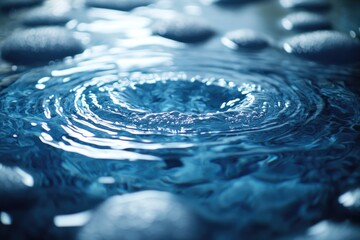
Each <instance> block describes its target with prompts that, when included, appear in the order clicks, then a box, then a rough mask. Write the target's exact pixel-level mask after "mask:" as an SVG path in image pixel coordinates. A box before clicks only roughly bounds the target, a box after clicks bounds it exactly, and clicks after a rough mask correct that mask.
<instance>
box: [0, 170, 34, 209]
mask: <svg viewBox="0 0 360 240" xmlns="http://www.w3.org/2000/svg"><path fill="white" fill-rule="evenodd" d="M33 184H34V180H33V178H32V177H31V176H30V175H29V174H28V173H26V172H24V171H23V170H21V169H20V168H17V167H15V168H10V167H6V166H4V165H1V164H0V196H1V197H0V209H3V208H16V207H19V206H21V205H24V204H25V203H29V202H31V201H32V200H33V197H34V195H33V194H32V191H31V190H32V186H33Z"/></svg>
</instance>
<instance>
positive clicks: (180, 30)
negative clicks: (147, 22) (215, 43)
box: [153, 17, 214, 43]
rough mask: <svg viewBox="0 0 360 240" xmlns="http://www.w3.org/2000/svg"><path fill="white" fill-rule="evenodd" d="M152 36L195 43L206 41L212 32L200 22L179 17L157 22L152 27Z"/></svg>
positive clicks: (206, 25) (205, 24)
mask: <svg viewBox="0 0 360 240" xmlns="http://www.w3.org/2000/svg"><path fill="white" fill-rule="evenodd" d="M153 34H155V35H159V36H162V37H164V38H169V39H172V40H175V41H179V42H185V43H196V42H202V41H205V40H207V39H208V38H210V37H211V36H212V35H214V31H213V30H212V29H211V27H210V26H209V25H208V24H207V23H205V22H203V21H201V20H197V19H192V18H185V17H181V18H174V19H170V20H168V21H162V22H158V23H157V24H155V25H154V27H153Z"/></svg>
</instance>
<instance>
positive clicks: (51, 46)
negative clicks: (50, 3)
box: [1, 27, 84, 65]
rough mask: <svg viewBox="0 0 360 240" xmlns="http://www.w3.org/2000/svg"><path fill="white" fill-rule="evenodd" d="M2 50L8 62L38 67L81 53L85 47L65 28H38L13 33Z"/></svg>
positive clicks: (3, 56)
mask: <svg viewBox="0 0 360 240" xmlns="http://www.w3.org/2000/svg"><path fill="white" fill-rule="evenodd" d="M1 50H2V58H3V59H4V60H6V61H9V62H11V63H14V64H20V65H36V64H41V63H48V62H49V61H51V60H56V59H62V58H64V57H67V56H73V55H75V54H78V53H81V52H82V51H83V50H84V47H83V46H82V44H81V43H80V41H79V40H77V39H76V38H74V37H73V36H72V35H71V33H70V32H69V31H68V30H66V29H65V28H62V27H38V28H32V29H26V30H20V31H17V32H15V33H13V34H12V35H11V36H9V37H8V38H7V39H6V40H5V41H4V43H3V46H2V49H1Z"/></svg>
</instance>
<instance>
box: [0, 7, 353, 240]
mask: <svg viewBox="0 0 360 240" xmlns="http://www.w3.org/2000/svg"><path fill="white" fill-rule="evenodd" d="M87 2H88V5H89V3H90V2H93V1H87ZM94 2H95V1H94ZM96 2H98V1H96ZM99 2H100V1H99ZM126 2H127V1H124V3H126ZM140 2H142V1H140ZM165 2H166V1H165ZM184 2H186V4H185V3H182V4H184V5H186V7H184V8H183V6H182V5H181V4H180V3H178V2H176V3H175V1H167V5H166V4H165V7H164V8H162V9H158V7H159V6H161V4H159V5H156V4H155V5H154V6H153V5H152V4H151V5H150V6H147V7H140V8H139V9H135V10H133V11H134V12H133V13H128V12H116V11H114V10H108V9H100V8H91V7H90V6H87V7H86V13H87V14H83V15H81V14H79V12H81V11H85V10H84V9H82V8H80V7H73V9H72V11H73V12H74V13H76V14H75V16H77V17H76V19H75V20H76V21H74V20H71V21H70V22H69V23H68V24H67V25H66V28H67V30H68V31H70V32H72V33H74V34H73V35H74V38H76V39H78V40H79V41H81V42H82V44H84V47H85V48H86V50H85V51H84V52H83V53H81V54H79V55H76V56H75V57H68V58H66V59H63V60H58V61H54V62H50V63H49V64H46V65H43V66H41V65H36V66H31V67H28V66H21V65H19V66H16V65H11V64H9V63H6V62H1V65H0V79H1V80H0V129H1V130H0V139H1V140H0V173H1V174H0V195H1V196H6V197H4V198H2V199H0V238H1V236H5V237H8V236H11V237H12V238H13V239H90V238H91V237H94V238H95V237H98V238H99V239H117V238H118V236H120V235H121V236H124V239H169V238H174V239H187V240H188V239H325V238H326V239H327V238H329V239H336V238H335V237H338V238H346V237H347V236H349V238H350V237H355V239H356V237H357V236H359V228H358V225H357V224H356V222H357V221H358V219H359V213H360V211H359V207H358V206H359V203H358V202H359V199H360V198H359V192H358V191H359V190H358V187H359V183H360V178H359V177H360V175H359V170H360V169H359V167H360V162H359V161H360V159H359V156H360V148H359V146H360V138H359V131H360V127H359V126H360V108H359V106H360V99H359V92H360V91H359V83H358V80H359V78H360V72H359V70H358V69H359V67H358V64H356V62H355V63H353V62H352V60H353V59H352V58H351V56H350V57H349V56H348V55H346V54H343V55H341V53H343V52H342V49H343V48H340V47H339V48H337V49H336V51H337V52H336V53H327V51H328V49H327V48H326V47H325V48H324V47H322V46H324V45H323V44H320V43H319V42H316V41H315V43H314V45H316V46H318V45H319V46H320V47H319V49H320V50H319V51H320V53H319V54H318V52H316V51H315V52H314V50H313V48H311V46H310V47H309V46H307V45H306V44H305V45H306V46H305V47H304V44H303V43H304V41H302V37H301V36H303V35H295V36H293V37H294V38H293V39H295V40H292V41H295V42H296V44H298V45H296V46H297V47H298V48H299V49H300V50H299V54H298V55H300V57H301V54H303V55H304V53H303V51H301V50H302V48H304V49H307V50H309V51H310V53H309V54H310V55H311V54H315V55H316V56H320V57H321V56H324V55H326V54H329V56H336V55H337V56H339V57H342V58H344V59H345V60H344V59H342V60H341V61H340V60H339V59H335V60H334V59H333V58H329V59H327V60H329V61H331V62H333V63H334V62H335V63H337V62H340V63H343V62H344V61H350V64H348V65H345V64H340V65H332V64H321V63H316V62H311V61H307V60H304V59H302V58H297V57H296V56H293V55H290V54H288V53H286V51H284V50H283V49H282V46H283V41H282V40H286V39H285V37H288V34H289V32H288V31H286V30H285V29H282V27H281V19H282V18H283V17H285V16H286V15H285V14H283V15H282V16H281V17H280V15H279V17H277V18H276V22H277V23H278V24H279V26H278V27H279V29H280V30H279V32H281V31H283V32H281V33H279V32H278V33H276V31H274V30H271V29H267V30H266V31H262V28H263V27H259V26H257V27H253V26H255V25H257V24H259V25H262V26H264V25H266V24H265V22H266V21H265V20H264V18H265V19H266V16H264V18H260V17H259V16H260V15H261V14H259V15H254V16H255V17H254V18H253V20H254V25H252V24H253V23H251V24H249V23H248V22H247V24H248V25H246V24H245V23H243V22H242V23H237V22H235V21H234V22H233V23H231V20H232V19H234V16H232V14H235V13H241V14H245V15H246V14H247V13H254V12H257V11H258V10H257V9H260V10H259V11H260V12H261V11H265V10H266V9H268V8H269V6H272V5H270V4H274V5H275V4H276V6H277V8H274V9H278V11H279V12H284V11H285V10H281V9H280V7H281V6H280V4H279V2H276V3H274V2H272V3H269V2H267V1H264V2H262V3H257V4H262V5H259V6H260V7H259V8H257V7H256V6H257V5H256V4H255V5H251V4H250V3H248V5H246V6H244V8H241V7H239V8H235V7H234V9H232V10H231V9H229V8H226V7H225V8H222V7H219V6H218V5H217V4H213V5H208V4H204V3H203V2H198V1H184ZM220 2H221V1H219V3H220ZM224 2H228V1H224ZM270 2H271V1H270ZM280 2H286V1H280ZM298 2H301V1H298ZM303 2H304V3H307V2H310V1H303ZM315 2H316V1H315ZM318 2H319V4H324V1H318ZM178 5H179V6H180V7H179V6H178ZM219 5H220V6H222V4H219ZM225 5H227V4H225ZM76 6H78V5H76ZM79 6H81V5H79ZM231 6H233V4H231ZM326 6H328V5H326ZM105 7H106V8H109V6H105ZM218 7H219V8H218ZM132 8H133V7H132ZM132 8H131V9H132ZM172 8H174V9H175V10H176V11H178V12H181V11H184V12H186V13H187V14H188V13H189V12H190V13H195V14H190V15H196V13H197V12H199V11H200V12H202V11H203V12H202V13H203V16H206V17H204V19H205V20H207V21H208V22H210V23H211V24H209V25H211V26H212V28H211V29H212V30H214V32H212V34H211V35H208V36H207V37H206V39H205V38H204V39H202V38H201V41H203V42H202V43H199V42H196V43H191V42H192V41H185V42H190V43H189V44H188V45H186V44H185V43H183V42H184V41H181V40H179V41H180V42H177V41H175V40H176V38H175V39H173V40H171V38H170V39H167V38H165V37H167V36H165V37H161V35H160V36H158V34H156V33H155V34H154V33H153V32H152V30H151V29H152V26H153V25H152V24H157V23H158V21H159V20H161V21H160V22H162V21H165V22H166V21H167V20H169V19H171V21H174V19H176V18H174V16H177V15H178V13H174V10H171V9H172ZM294 8H296V7H294ZM279 9H280V10H279ZM301 9H303V8H301ZM329 9H330V8H328V7H326V10H328V11H330V10H329ZM289 11H290V10H289ZM210 13H211V14H210ZM217 14H218V15H221V14H222V15H221V16H223V23H226V24H223V23H221V22H220V21H218V18H217V19H212V16H214V15H217ZM20 15H21V13H20ZM15 16H16V15H15ZM70 16H71V14H70ZM159 16H161V17H159ZM240 16H244V15H240ZM177 17H178V16H177ZM192 17H193V16H192ZM204 19H202V20H204ZM259 19H262V20H261V21H262V22H261V21H260V20H259ZM121 22H127V23H129V24H128V25H124V24H119V23H121ZM204 22H206V21H204ZM245 22H246V21H245ZM338 24H339V23H337V22H335V24H334V28H335V30H334V31H338V30H339V29H341V27H339V25H338ZM170 25H171V24H170ZM245 25H246V26H245ZM6 26H8V27H9V26H11V24H8V25H6ZM155 26H156V25H155ZM206 26H207V25H206ZM348 26H350V25H346V24H344V25H343V26H342V27H343V29H347V27H348ZM192 27H194V28H192V30H194V31H190V32H187V33H186V34H185V36H182V37H186V38H187V39H193V38H196V34H198V33H199V32H201V29H200V30H198V29H196V27H197V26H195V25H194V26H192ZM221 27H222V28H221ZM251 27H253V28H254V29H255V30H256V31H255V30H254V31H252V30H244V29H249V28H251ZM56 28H62V27H56ZM40 29H44V28H40ZM179 29H180V30H181V31H180V30H179ZM179 29H177V28H175V30H174V29H172V30H174V32H172V30H171V29H170V30H169V31H170V33H171V34H173V33H174V34H176V36H177V34H179V35H180V37H181V35H182V34H183V33H182V30H183V29H186V26H185V27H184V26H183V25H181V24H180V28H179ZM239 29H240V30H239ZM347 30H348V29H347ZM232 31H235V32H233V34H229V33H231V32H232ZM4 32H5V30H4ZM269 32H272V33H273V34H272V35H271V34H269ZM226 33H228V34H226ZM187 34H189V35H187ZM193 34H195V35H193ZM294 34H296V33H294ZM307 34H312V35H314V34H315V35H316V33H307ZM334 34H337V35H338V33H332V32H330V33H328V32H326V34H325V35H326V36H328V35H329V36H330V38H327V37H326V36H325V37H324V39H325V40H326V41H327V39H330V43H329V44H330V45H331V44H334V38H331V36H332V35H334ZM353 34H355V35H356V33H353ZM337 35H336V36H337ZM299 36H300V37H299ZM305 36H306V35H305ZM341 36H342V38H341V39H340V41H339V42H335V43H336V46H340V45H341V44H342V43H343V42H341V41H342V39H345V40H344V41H346V42H348V43H349V46H350V45H351V46H350V47H349V49H353V47H352V46H353V45H352V44H354V46H355V45H356V44H358V42H356V41H357V40H355V39H351V36H350V35H349V34H348V35H346V36H345V34H344V33H343V35H341ZM50 37H51V36H50ZM355 37H356V36H355ZM355 37H353V38H355ZM44 39H45V40H44V41H45V42H46V41H47V40H46V39H47V38H46V32H45V37H44ZM226 40H227V42H226ZM315 40H316V39H315ZM325 40H324V41H325ZM335 40H336V39H335ZM229 42H231V43H232V44H233V45H234V44H238V45H239V46H238V47H236V46H229ZM285 42H286V41H285ZM305 43H306V42H305ZM254 44H255V45H254ZM257 44H260V45H257ZM311 44H312V43H311ZM15 45H16V44H15ZM40 45H41V44H40ZM55 45H56V44H55ZM224 45H225V46H224ZM249 46H250V47H249ZM254 46H255V47H254ZM256 46H260V47H256ZM356 46H357V45H356ZM15 47H16V46H15ZM40 47H41V46H40ZM227 47H230V48H227ZM56 49H57V48H55V50H56ZM316 49H318V48H316ZM337 53H338V54H337ZM10 55H11V54H10ZM326 56H328V55H326ZM311 59H312V60H314V59H315V60H316V58H310V60H311ZM25 60H26V61H29V58H27V59H25ZM337 60H339V61H337ZM320 62H323V61H320ZM147 190H151V191H147ZM114 195H115V196H114ZM98 205H99V207H97V206H98ZM337 221H338V222H339V223H338V222H337ZM29 222H31V223H32V224H31V225H30V224H29ZM174 232H176V234H174ZM329 236H331V237H333V238H330V237H329Z"/></svg>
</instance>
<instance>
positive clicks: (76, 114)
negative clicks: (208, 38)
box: [1, 49, 359, 160]
mask: <svg viewBox="0 0 360 240" xmlns="http://www.w3.org/2000/svg"><path fill="white" fill-rule="evenodd" d="M169 52H171V54H170V53H169ZM266 54H268V55H270V56H271V59H270V58H269V57H264V56H266V55H265V53H264V54H251V53H249V54H247V55H245V56H239V55H236V54H231V53H227V54H222V55H217V54H216V53H204V52H196V51H194V52H193V53H186V54H184V53H183V52H181V51H174V50H172V51H168V52H167V53H164V51H151V52H149V51H143V50H133V51H126V52H123V51H121V50H119V49H118V50H116V51H114V50H105V51H103V52H102V53H100V54H99V53H97V56H91V57H90V58H85V59H81V60H79V61H77V62H74V63H68V64H66V65H65V66H64V65H54V66H53V67H52V68H50V69H49V68H38V69H34V70H31V71H29V72H28V73H26V74H24V75H23V76H22V77H20V79H18V80H17V81H16V82H15V83H14V84H12V85H11V86H10V87H8V88H7V90H6V92H5V91H4V92H3V93H2V95H3V97H2V98H1V112H3V113H8V114H9V115H8V116H7V117H10V118H12V119H22V121H21V122H20V123H14V124H23V125H27V124H29V125H30V126H28V127H26V134H28V135H33V136H35V137H37V138H38V139H40V140H41V141H42V142H43V143H45V144H48V145H50V146H53V147H55V148H58V149H62V150H64V151H68V152H74V153H78V154H81V155H84V156H87V157H90V158H100V159H113V160H161V159H163V158H164V155H163V154H162V150H165V149H170V150H171V149H172V150H175V149H179V150H181V149H183V151H194V152H193V154H195V155H196V154H201V152H203V150H201V151H196V149H200V148H202V149H203V148H206V149H208V150H209V152H211V153H214V155H213V157H214V158H216V157H221V156H223V155H224V152H225V153H226V154H230V155H231V154H235V155H239V154H240V155H245V154H249V153H252V152H270V153H281V152H283V151H285V150H286V151H299V150H309V149H317V148H321V149H326V148H328V147H329V146H332V145H333V144H334V143H336V142H337V141H338V139H339V138H340V137H341V134H342V131H341V130H340V129H337V128H336V127H334V126H340V124H338V125H337V121H338V120H342V121H343V120H345V119H349V121H351V120H352V121H356V122H357V121H358V120H359V111H358V109H355V108H353V107H352V106H354V105H356V104H357V103H356V102H355V97H354V96H353V95H352V93H351V92H349V91H346V89H345V88H344V87H343V86H342V85H341V81H339V80H338V79H335V78H334V77H332V74H333V73H331V71H330V70H328V71H330V72H329V73H324V72H319V71H317V70H316V69H317V68H316V67H314V66H313V67H312V68H313V69H314V71H312V72H311V71H306V70H305V69H306V68H307V67H311V66H306V64H310V63H304V62H301V65H298V66H297V65H296V64H295V65H294V67H288V68H286V67H285V66H289V65H288V63H287V62H286V60H284V59H283V58H280V57H279V56H278V55H277V53H274V52H272V53H270V54H269V53H266ZM277 57H278V58H277ZM90 59H91V60H90ZM274 59H275V60H274ZM277 60H278V61H277ZM299 64H300V62H299ZM337 72H338V71H337ZM338 75H339V74H338ZM332 78H334V79H333V80H334V81H335V82H334V81H332ZM336 81H337V82H336ZM23 89H26V90H23ZM340 95H341V97H339V96H340ZM335 109H336V112H337V113H339V114H337V115H338V116H336V115H334V113H333V112H334V110H335ZM339 117H340V118H341V119H337V118H339ZM8 125H9V124H8V123H6V119H5V121H3V123H2V126H8ZM332 125H333V126H332ZM18 128H21V126H18ZM8 134H9V135H12V134H11V133H10V132H9V133H8ZM354 137H355V134H354ZM354 137H353V138H354ZM350 139H351V138H350ZM166 153H167V151H166Z"/></svg>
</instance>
